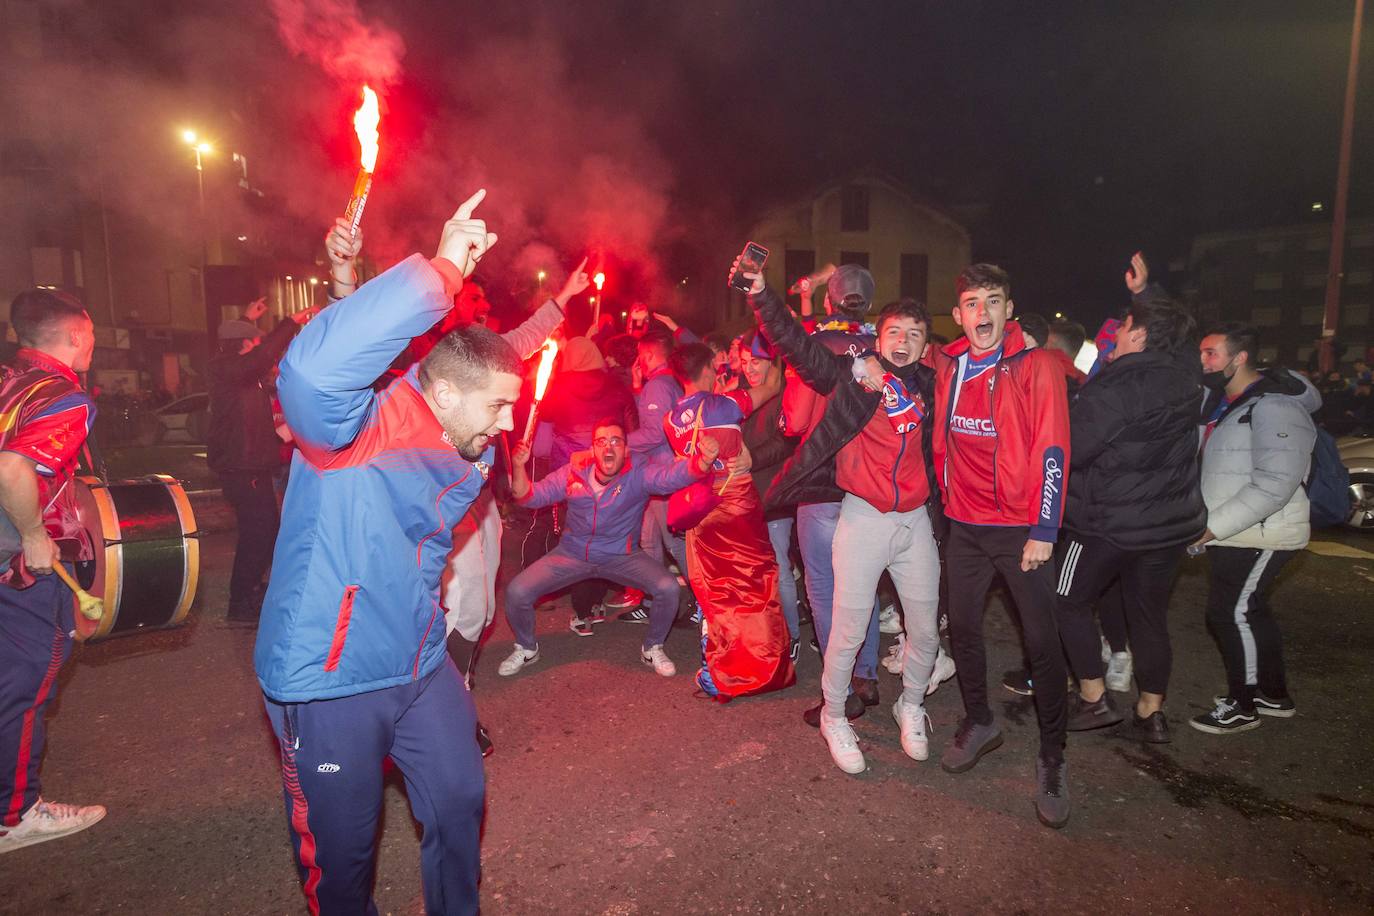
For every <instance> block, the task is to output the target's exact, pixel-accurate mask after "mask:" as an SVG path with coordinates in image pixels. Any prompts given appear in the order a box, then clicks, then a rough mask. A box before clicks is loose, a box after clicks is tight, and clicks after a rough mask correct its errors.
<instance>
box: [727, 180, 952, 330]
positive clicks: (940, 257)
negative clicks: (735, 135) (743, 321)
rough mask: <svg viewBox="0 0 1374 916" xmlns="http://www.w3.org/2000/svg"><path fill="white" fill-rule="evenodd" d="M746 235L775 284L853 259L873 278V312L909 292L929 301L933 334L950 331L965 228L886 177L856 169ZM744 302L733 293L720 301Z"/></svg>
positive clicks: (765, 219)
mask: <svg viewBox="0 0 1374 916" xmlns="http://www.w3.org/2000/svg"><path fill="white" fill-rule="evenodd" d="M749 237H750V239H752V240H753V241H755V242H757V243H759V244H760V245H762V246H764V247H765V248H767V249H768V250H769V258H768V264H767V266H766V268H765V272H766V273H767V276H768V283H769V285H771V286H773V287H775V288H777V289H784V290H785V289H787V288H788V287H790V286H791V285H792V284H793V283H794V282H796V281H797V280H798V279H799V278H801V277H804V276H806V275H808V274H810V273H812V272H813V271H815V270H816V269H817V268H819V267H821V266H823V265H825V264H837V265H838V264H859V265H861V266H863V267H866V268H868V270H869V271H870V272H871V273H872V274H873V279H874V281H875V282H876V283H877V289H878V292H877V296H876V301H875V302H874V308H875V311H876V310H877V309H878V308H881V307H882V306H883V305H885V304H886V303H888V302H891V301H892V300H894V299H898V298H901V297H904V296H909V297H911V298H913V299H917V300H919V301H921V302H924V303H925V304H926V305H927V306H928V307H929V309H930V311H931V314H932V316H933V318H934V321H935V328H934V330H935V332H936V333H940V334H943V335H945V336H946V337H953V336H954V335H955V334H956V333H957V332H956V330H955V328H954V322H953V320H952V319H951V318H950V312H951V310H952V309H953V307H954V304H955V301H956V300H955V295H954V282H955V279H956V278H957V277H958V276H959V272H960V271H961V270H963V269H964V267H966V266H967V265H968V263H969V252H970V248H971V242H970V238H969V233H968V230H966V229H965V228H964V227H963V226H961V225H959V223H957V222H955V221H954V220H953V219H952V218H950V217H949V216H947V215H945V214H944V213H942V212H940V211H939V210H937V209H936V208H934V207H932V206H929V205H928V204H925V203H922V202H921V201H919V200H918V199H916V197H915V196H914V195H913V194H912V192H911V191H909V190H908V189H906V188H903V187H902V186H901V185H900V184H898V183H897V182H896V181H894V180H892V179H890V178H888V177H887V176H884V175H881V174H878V173H874V172H861V173H858V174H855V175H851V176H849V177H848V178H846V179H844V180H842V181H836V182H833V183H830V184H827V185H825V186H823V187H821V188H819V189H818V190H817V191H816V192H815V193H814V194H811V195H809V196H808V197H806V198H804V199H801V200H798V201H795V202H792V203H790V204H786V205H784V206H781V207H777V208H775V209H773V210H771V211H769V212H768V213H767V214H765V215H764V216H763V217H762V218H761V219H760V220H759V221H758V222H757V223H756V224H755V225H754V226H753V227H752V228H751V230H750V235H749ZM820 305H821V300H820V298H819V296H818V297H817V299H816V306H817V308H819V307H820ZM745 307H746V306H744V305H743V303H742V300H741V299H740V298H739V297H736V298H735V299H733V300H732V301H731V305H730V306H728V307H727V308H733V309H735V310H739V309H741V308H745ZM726 317H727V319H732V318H736V317H739V316H736V315H730V314H727V316H726Z"/></svg>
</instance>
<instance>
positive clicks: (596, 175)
mask: <svg viewBox="0 0 1374 916" xmlns="http://www.w3.org/2000/svg"><path fill="white" fill-rule="evenodd" d="M59 5H62V4H59ZM69 6H70V7H71V8H72V9H73V10H74V11H75V14H74V16H73V19H74V21H75V24H74V25H73V28H74V29H76V30H77V31H78V32H79V33H80V35H81V42H83V43H84V44H83V45H82V46H83V47H86V48H93V49H94V51H93V52H91V53H86V54H83V55H82V59H81V60H80V61H79V62H74V63H72V66H73V67H75V68H77V69H78V70H79V72H80V80H85V81H88V82H89V81H91V80H99V81H101V82H102V83H104V84H109V83H111V82H114V83H116V84H118V83H119V82H120V81H121V80H122V81H124V82H125V83H127V84H129V85H141V86H148V87H151V88H152V89H153V90H154V92H153V95H154V97H155V99H156V101H155V103H154V105H153V107H152V108H151V110H149V111H146V112H143V113H142V115H140V116H141V117H144V118H146V119H148V121H149V126H147V128H146V129H145V130H144V131H143V133H142V136H144V137H151V136H155V135H157V134H158V131H162V130H164V126H165V125H170V124H171V123H172V122H173V121H176V120H177V119H181V120H185V119H186V118H188V117H192V118H194V117H199V118H200V119H201V121H202V122H204V121H206V120H208V121H209V122H210V123H211V124H212V127H213V129H215V130H218V131H219V132H220V133H222V134H225V135H233V142H234V144H235V148H241V149H251V150H252V153H251V154H250V159H251V161H253V162H254V163H255V166H254V168H255V174H254V176H253V177H254V181H255V183H257V184H259V185H261V186H263V187H264V188H265V189H266V190H267V191H269V193H275V194H276V195H278V196H279V197H280V198H281V199H283V200H285V201H286V204H285V205H284V206H285V209H286V210H288V211H289V212H290V214H291V216H292V217H293V219H297V220H299V221H301V224H302V225H323V222H322V220H323V219H324V218H325V217H326V216H327V215H328V214H329V213H331V212H333V211H334V210H337V209H340V208H341V202H336V201H335V200H334V199H333V198H334V197H339V196H340V195H344V196H346V192H347V188H348V187H349V186H350V184H351V175H352V172H351V169H352V163H351V157H352V156H353V152H352V141H351V133H350V129H351V128H350V125H349V122H348V116H349V114H350V112H351V109H352V107H354V106H355V105H356V101H355V99H356V95H355V94H356V91H357V82H358V81H359V79H360V78H361V77H366V76H367V73H366V72H364V71H367V70H368V69H369V68H377V67H380V69H381V70H382V71H385V72H384V73H383V74H382V79H383V80H384V81H385V83H386V88H385V89H384V104H385V106H386V112H385V115H384V121H383V127H382V131H383V153H382V164H381V165H380V166H379V170H378V188H377V193H376V200H375V202H374V203H373V204H370V205H369V211H368V212H369V226H371V231H372V232H373V239H374V240H375V244H374V246H373V247H374V253H375V254H378V255H379V256H380V255H382V254H384V253H385V254H391V253H395V254H400V253H402V252H403V251H404V250H407V249H408V248H409V247H412V246H417V245H421V244H428V243H425V242H424V240H425V239H426V238H428V237H429V236H432V235H434V234H435V231H436V229H437V221H438V220H440V219H442V218H443V216H444V215H446V214H445V213H444V212H442V211H443V209H444V205H446V204H447V201H448V199H449V198H452V199H453V200H455V201H456V200H458V199H460V198H461V197H463V196H466V191H467V189H468V188H469V186H471V185H473V184H474V183H476V182H479V181H480V182H483V183H486V184H488V185H489V186H490V187H491V188H492V196H491V202H490V209H489V210H488V212H487V216H488V217H489V219H491V220H492V222H493V224H494V225H497V226H498V229H499V228H501V227H504V228H505V229H506V230H507V231H506V232H504V233H503V243H504V244H503V246H499V247H502V248H503V251H502V256H503V257H504V258H506V259H507V260H506V262H505V264H506V266H507V267H508V268H509V269H511V270H513V271H519V272H521V273H522V274H523V273H528V272H530V270H529V266H530V265H531V264H533V263H536V262H538V261H539V259H540V258H547V257H548V256H549V252H550V251H551V252H553V253H554V254H555V255H556V256H558V257H561V258H564V259H565V260H566V258H568V257H571V256H572V255H573V254H574V253H575V252H576V250H578V249H580V248H581V247H582V245H583V244H592V245H599V246H602V247H603V248H613V249H615V250H617V251H618V252H622V253H624V255H625V256H626V257H627V258H630V259H640V260H644V261H646V262H657V264H658V269H657V270H655V269H646V270H645V271H644V273H645V274H646V279H645V280H644V282H645V283H646V284H647V283H651V282H653V279H654V276H655V275H656V276H658V278H659V279H660V280H662V279H663V278H666V277H668V276H669V275H676V274H677V273H680V272H681V271H683V270H690V269H693V260H694V258H699V257H700V255H701V253H702V252H706V251H715V250H718V249H722V248H723V249H735V248H738V247H739V243H740V242H742V241H743V239H742V237H740V234H741V233H742V232H743V231H744V227H746V226H747V225H748V223H749V222H750V221H751V220H752V218H753V217H754V216H756V215H757V214H758V213H759V212H761V210H762V209H763V208H764V207H766V206H768V205H771V204H774V203H777V202H780V201H783V200H786V199H788V198H791V197H793V196H796V195H798V194H804V193H806V192H807V191H808V190H809V189H810V188H812V187H814V186H816V185H817V184H819V183H821V182H824V181H826V180H829V179H832V178H837V177H840V176H842V175H844V174H845V173H848V172H850V171H853V170H855V169H859V168H862V167H875V168H878V169H880V170H883V171H885V172H887V173H890V174H891V175H893V176H894V177H895V178H897V179H898V180H900V181H901V182H903V183H904V184H906V185H907V186H909V187H910V188H911V189H912V190H913V192H914V193H915V194H916V195H917V197H918V198H921V199H923V200H926V201H928V202H930V203H932V204H933V205H935V206H937V207H940V208H942V209H945V210H947V211H948V212H950V213H952V214H953V215H955V216H956V218H958V219H960V220H961V221H963V222H964V223H965V224H966V225H967V226H968V227H969V228H970V230H971V231H972V234H973V239H974V254H975V257H978V258H980V259H989V260H995V261H997V262H999V263H1001V264H1002V265H1003V266H1004V267H1006V268H1008V269H1009V270H1010V271H1011V274H1012V277H1013V282H1014V293H1015V298H1016V299H1017V302H1018V305H1019V306H1020V308H1022V309H1023V310H1026V309H1031V310H1035V311H1039V312H1042V313H1050V312H1053V311H1056V310H1059V309H1064V310H1067V311H1069V312H1071V313H1072V314H1073V315H1074V316H1075V317H1079V318H1081V319H1082V320H1084V321H1085V322H1090V321H1091V320H1092V319H1095V318H1097V317H1100V316H1101V315H1103V314H1105V313H1106V312H1107V311H1108V310H1109V309H1114V308H1116V307H1118V306H1119V305H1120V304H1121V303H1122V301H1123V300H1124V294H1123V292H1122V289H1121V285H1120V277H1121V272H1122V270H1124V267H1125V263H1126V260H1127V259H1128V257H1129V255H1130V253H1131V252H1132V251H1133V250H1135V248H1137V247H1144V249H1145V250H1146V252H1147V254H1150V255H1151V256H1152V257H1153V258H1154V259H1155V261H1156V262H1158V263H1161V265H1162V263H1163V262H1166V261H1167V260H1168V259H1169V258H1171V257H1176V256H1179V255H1182V254H1184V253H1186V251H1187V248H1188V245H1189V242H1190V240H1191V238H1192V236H1193V235H1194V234H1195V233H1198V232H1204V231H1214V230H1221V229H1228V228H1239V227H1246V226H1257V225H1267V224H1280V223H1293V222H1301V221H1304V220H1308V219H1311V218H1312V213H1311V204H1312V202H1314V201H1325V202H1327V204H1328V206H1329V202H1330V200H1331V195H1332V192H1333V188H1334V184H1335V172H1336V159H1337V144H1338V139H1339V129H1340V111H1341V105H1342V98H1343V92H1344V86H1345V72H1346V66H1347V60H1348V49H1349V35H1350V23H1351V16H1352V12H1353V0H1350V2H1345V0H1306V2H1302V3H1291V2H1289V3H1278V2H1226V3H1223V2H1203V0H1194V2H1186V3H1134V2H1130V3H1128V2H1095V3H1087V2H1053V3H1031V2H1006V3H992V2H976V0H964V2H955V3H951V2H911V0H909V2H883V3H857V2H851V3H822V2H806V0H802V2H798V0H788V2H784V0H752V2H744V0H740V2H724V0H693V2H688V3H682V4H669V3H644V2H627V0H611V2H598V3H574V4H560V3H522V2H504V3H497V4H491V3H484V4H477V3H468V2H463V3H455V2H453V0H410V2H407V3H404V4H397V3H380V2H377V3H374V2H361V3H356V4H355V3H354V2H352V0H298V2H297V0H267V2H265V3H258V2H254V3H251V4H250V3H242V4H233V3H230V4H216V5H213V6H212V5H210V4H204V5H200V6H197V5H195V4H185V3H171V2H166V0H140V2H137V3H135V2H132V0H109V2H105V3H100V4H69ZM274 13H275V14H276V15H275V16H274ZM293 16H295V18H297V19H299V20H300V21H301V22H303V23H305V25H303V26H301V28H304V29H306V30H307V31H309V30H311V29H314V34H313V38H314V39H321V38H323V39H324V40H325V43H326V45H327V44H328V43H329V42H330V41H333V42H334V44H335V46H336V47H337V46H338V44H339V42H340V41H348V42H352V41H353V40H354V39H356V38H357V37H358V36H359V35H363V36H364V37H366V38H368V39H369V40H368V41H364V42H361V45H360V46H361V47H362V48H363V50H362V52H361V53H359V54H357V55H354V57H355V58H356V59H355V60H352V61H344V62H343V63H340V61H339V60H338V59H337V56H336V58H335V59H333V60H330V59H329V55H328V54H325V53H323V52H321V51H320V50H319V47H318V42H317V44H316V46H315V53H312V50H311V47H312V46H311V45H310V41H309V39H310V38H311V37H312V36H311V35H307V36H305V40H303V41H300V42H297V43H296V44H293V45H292V49H291V50H288V49H287V44H288V43H289V42H288V40H287V39H288V35H287V33H288V32H289V31H290V27H289V26H288V25H286V24H284V23H285V22H286V20H289V19H291V18H292V17H293ZM351 17H357V20H358V22H359V23H360V24H361V26H360V28H361V29H362V31H360V30H359V28H354V27H353V25H352V24H350V19H351ZM322 22H323V23H326V24H327V25H331V26H340V28H338V29H335V30H334V31H332V32H331V31H330V30H329V29H325V30H324V31H323V33H321V31H320V29H319V28H318V24H319V23H322ZM311 23H315V24H316V25H315V26H311V25H310V24H311ZM344 26H346V27H344ZM341 35H342V36H346V38H345V39H341V38H340V37H339V36H341ZM1368 35H1369V30H1366V40H1365V42H1364V45H1365V47H1364V57H1365V60H1364V63H1365V67H1364V73H1363V76H1362V79H1361V81H1360V89H1359V92H1360V99H1359V103H1360V104H1359V105H1358V107H1357V116H1358V114H1359V112H1368V111H1370V106H1371V105H1374V77H1371V72H1374V54H1372V53H1371V48H1370V40H1369V38H1368ZM349 36H351V37H349ZM297 37H298V38H299V36H297ZM378 48H381V49H383V50H385V51H387V53H389V54H390V55H391V57H390V59H388V60H386V61H383V62H381V63H378V60H377V58H378V57H387V53H381V52H378V51H377V49H378ZM111 74H116V75H118V77H119V79H117V80H113V81H111V80H110V78H109V77H110V75H111ZM374 78H375V74H374ZM105 93H106V94H104V95H102V94H101V92H96V93H94V95H93V97H92V98H90V99H88V101H87V102H86V104H89V105H91V106H93V110H92V111H91V114H90V118H91V120H92V121H94V122H95V123H97V124H102V125H103V124H106V123H107V119H108V118H109V117H110V116H111V111H110V109H112V108H114V109H122V108H123V106H122V103H121V101H120V99H121V98H122V97H121V96H119V95H118V94H116V93H115V91H114V90H105ZM73 104H78V105H79V104H81V103H79V102H76V101H73ZM97 109H98V110H97ZM210 111H213V112H218V115H216V116H212V117H208V116H207V115H206V114H205V113H206V112H210ZM136 117H138V116H136ZM154 128H155V129H154ZM102 129H104V128H102ZM168 130H169V128H168ZM169 136H170V134H169ZM173 147H174V144H171V143H169V150H171V153H169V155H170V154H176V151H175V150H174V148H173ZM1371 164H1374V117H1368V116H1366V117H1362V118H1361V117H1357V130H1356V137H1355V160H1354V166H1353V170H1352V182H1353V183H1352V194H1351V206H1352V212H1353V213H1354V214H1356V215H1359V214H1362V213H1364V214H1367V213H1368V212H1369V211H1370V207H1369V204H1368V202H1369V201H1370V200H1371V199H1374V195H1372V194H1371V191H1374V169H1371V168H1370V166H1371ZM326 191H328V192H329V193H332V195H333V196H332V197H330V196H329V193H325V192H326ZM140 194H141V198H142V199H145V200H146V199H147V198H148V197H149V196H150V194H149V192H148V191H147V189H146V188H145V189H143V190H142V191H141V192H140ZM374 208H375V209H374ZM412 227H413V228H412ZM311 241H312V242H313V239H311ZM544 246H548V247H547V248H545V247H544ZM393 250H394V251H393ZM541 263H542V262H541ZM724 270H725V265H724V264H722V265H720V272H721V273H722V274H723V273H724ZM882 295H883V294H882V291H880V298H882ZM945 304H946V303H932V305H935V306H939V307H942V306H944V305H945Z"/></svg>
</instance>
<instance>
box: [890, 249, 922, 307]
mask: <svg viewBox="0 0 1374 916" xmlns="http://www.w3.org/2000/svg"><path fill="white" fill-rule="evenodd" d="M900 276H901V280H900V282H899V284H898V290H899V292H898V293H897V295H899V296H902V297H904V298H905V297H908V296H909V297H911V298H912V299H915V300H916V301H917V302H925V301H926V286H927V285H928V283H929V277H930V258H929V257H928V256H926V255H923V254H904V255H902V266H901V275H900Z"/></svg>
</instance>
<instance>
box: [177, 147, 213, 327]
mask: <svg viewBox="0 0 1374 916" xmlns="http://www.w3.org/2000/svg"><path fill="white" fill-rule="evenodd" d="M181 139H182V140H183V141H185V143H186V145H187V146H189V147H191V150H192V152H194V153H195V154H196V199H197V201H198V202H199V205H200V307H201V308H203V309H204V310H205V329H206V331H207V332H208V333H209V334H210V338H211V339H212V340H213V339H214V336H215V330H216V328H217V326H218V325H219V322H218V320H212V318H211V315H210V303H209V297H208V296H207V295H206V292H205V268H206V265H207V264H208V262H209V259H210V258H209V252H208V247H209V242H207V241H206V238H205V165H204V161H203V157H204V156H207V155H209V154H210V153H212V152H214V147H212V146H211V145H210V144H209V143H206V142H205V141H204V140H201V139H200V138H199V137H197V136H196V132H195V131H194V130H183V131H182V132H181Z"/></svg>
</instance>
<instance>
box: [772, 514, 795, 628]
mask: <svg viewBox="0 0 1374 916" xmlns="http://www.w3.org/2000/svg"><path fill="white" fill-rule="evenodd" d="M768 540H769V541H770V542H772V544H773V555H774V556H775V557H777V558H778V600H779V601H781V602H782V616H783V619H784V620H786V621H787V633H788V635H789V636H791V637H792V638H793V639H796V638H797V634H798V633H800V632H801V630H800V627H799V625H798V623H797V580H796V577H794V576H793V575H792V559H791V557H789V556H788V552H789V549H790V548H791V546H792V517H791V516H790V515H789V516H787V517H786V518H775V519H773V520H772V521H771V522H769V523H768Z"/></svg>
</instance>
